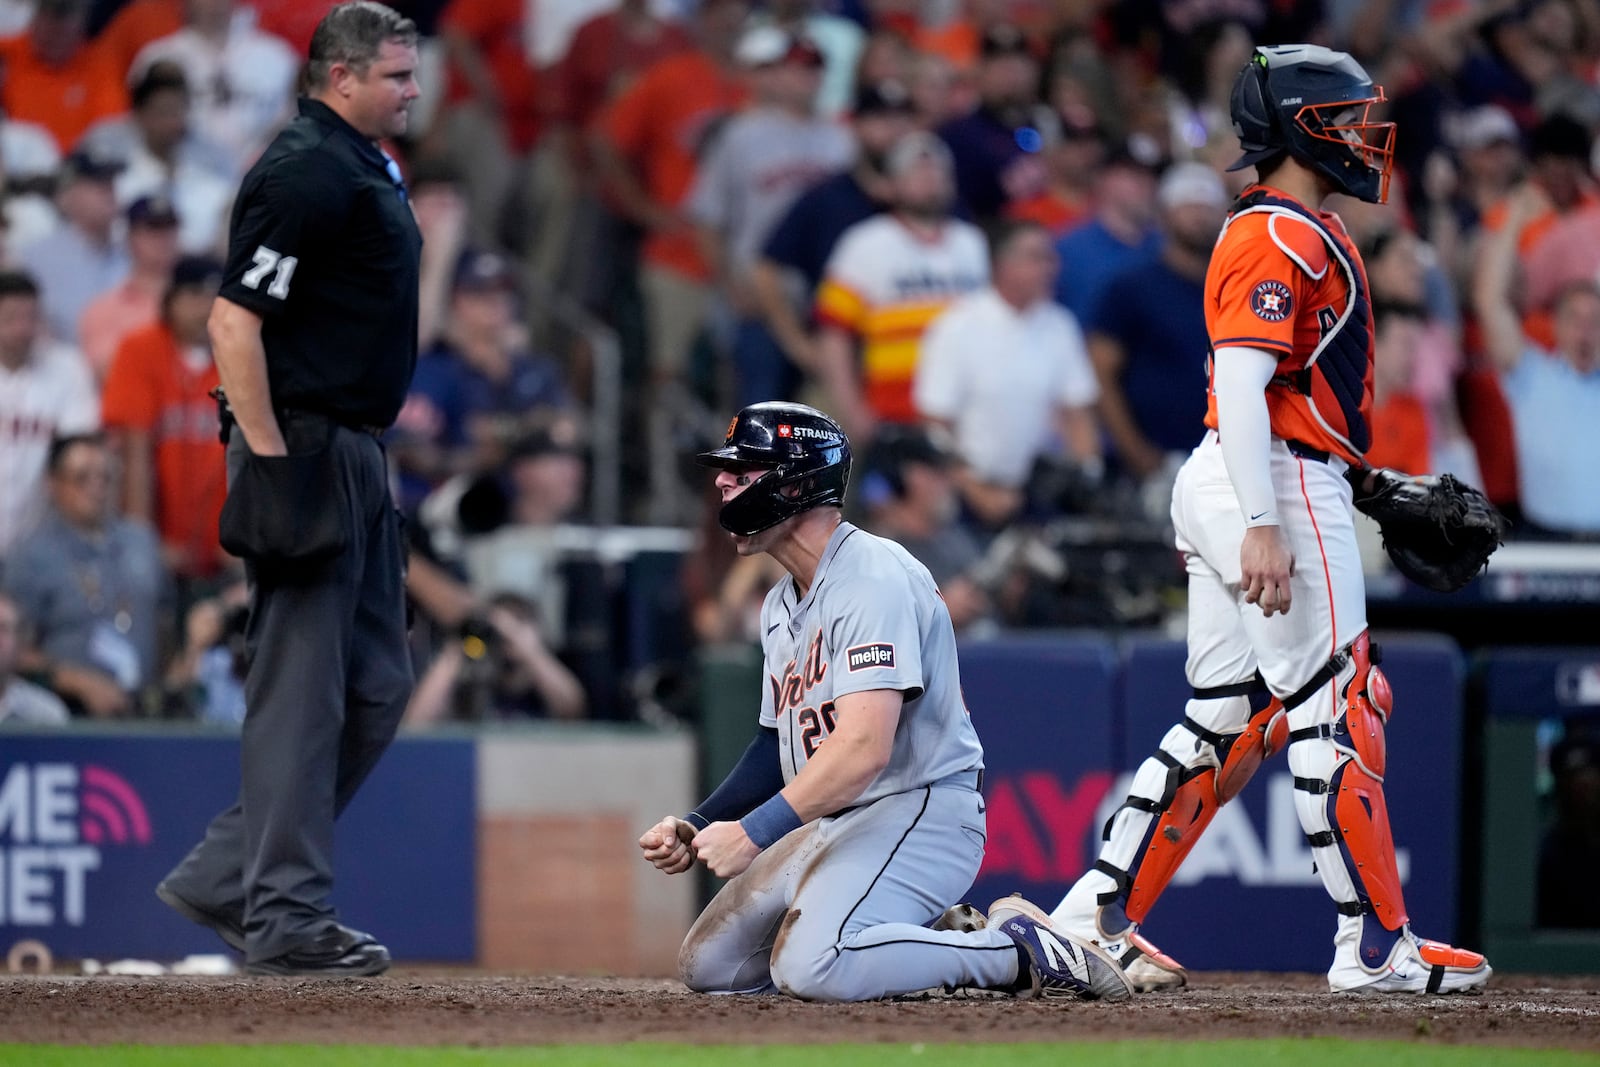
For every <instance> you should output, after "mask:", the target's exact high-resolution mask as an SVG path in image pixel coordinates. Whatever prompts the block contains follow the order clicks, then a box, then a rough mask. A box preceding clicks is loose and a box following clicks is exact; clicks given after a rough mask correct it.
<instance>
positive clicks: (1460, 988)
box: [1328, 920, 1494, 993]
mask: <svg viewBox="0 0 1600 1067" xmlns="http://www.w3.org/2000/svg"><path fill="white" fill-rule="evenodd" d="M1347 922H1348V920H1344V921H1341V923H1340V932H1339V936H1338V937H1336V938H1335V942H1336V945H1337V951H1336V952H1335V955H1334V964H1333V966H1332V967H1331V968H1329V970H1328V989H1329V990H1330V991H1331V992H1334V993H1473V992H1478V991H1481V990H1482V989H1483V987H1484V985H1485V984H1487V983H1488V981H1489V976H1490V975H1492V974H1494V968H1492V967H1490V966H1489V961H1488V960H1486V959H1484V958H1483V956H1482V955H1481V954H1480V953H1477V952H1469V951H1467V950H1466V949H1461V948H1453V947H1451V946H1450V945H1446V944H1444V943H1442V942H1439V941H1424V940H1423V939H1421V938H1419V937H1417V936H1416V935H1415V934H1413V933H1412V932H1411V927H1409V926H1406V927H1402V928H1401V929H1400V930H1399V932H1398V934H1397V935H1396V936H1395V941H1394V947H1393V949H1391V950H1390V952H1389V954H1388V956H1387V957H1386V958H1385V959H1384V962H1383V963H1382V964H1380V965H1379V966H1377V967H1367V966H1365V965H1364V964H1362V963H1361V961H1360V953H1359V952H1358V951H1356V948H1357V946H1356V945H1355V942H1354V940H1353V939H1351V938H1350V937H1349V936H1348V934H1346V931H1345V925H1346V923H1347Z"/></svg>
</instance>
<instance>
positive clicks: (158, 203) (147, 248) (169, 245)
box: [78, 196, 179, 380]
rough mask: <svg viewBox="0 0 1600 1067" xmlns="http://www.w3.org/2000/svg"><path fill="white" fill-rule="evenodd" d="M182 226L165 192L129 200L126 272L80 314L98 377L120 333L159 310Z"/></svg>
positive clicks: (84, 344)
mask: <svg viewBox="0 0 1600 1067" xmlns="http://www.w3.org/2000/svg"><path fill="white" fill-rule="evenodd" d="M178 227H179V221H178V213H177V211H176V210H174V209H173V206H172V201H170V200H168V199H167V198H166V197H164V196H141V197H140V198H139V199H137V200H135V201H134V202H133V203H131V204H129V205H128V262H129V269H128V276H127V277H126V278H125V279H124V280H123V281H122V284H120V285H117V286H114V287H112V288H110V289H107V290H106V291H105V292H103V293H101V294H100V295H99V296H97V297H95V298H94V299H93V300H91V301H90V302H89V306H88V307H86V308H84V309H83V317H82V318H81V319H79V320H78V344H79V347H80V348H82V349H83V357H84V358H85V359H86V360H88V361H89V369H90V370H92V371H94V374H95V377H96V378H98V379H102V380H103V379H104V378H105V376H106V370H107V368H109V367H110V366H111V357H112V356H113V355H115V354H116V351H117V346H118V345H120V344H121V343H122V339H123V338H124V337H126V336H127V335H128V334H129V333H131V332H133V331H134V330H136V329H138V328H139V327H141V326H147V325H149V324H150V323H152V322H154V321H155V320H156V318H157V316H158V315H159V314H160V313H161V297H162V294H163V293H165V292H166V291H167V286H168V285H169V284H171V282H172V267H173V265H174V264H175V263H177V262H178Z"/></svg>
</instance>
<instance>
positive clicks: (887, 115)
mask: <svg viewBox="0 0 1600 1067" xmlns="http://www.w3.org/2000/svg"><path fill="white" fill-rule="evenodd" d="M914 115H915V111H914V109H913V107H912V104H911V97H910V95H909V94H908V93H907V92H906V90H905V89H904V88H903V87H901V85H900V83H898V82H882V83H879V84H876V85H866V86H864V87H863V88H862V90H861V92H860V93H858V94H857V95H856V102H855V110H854V112H853V113H852V114H851V117H850V130H851V133H852V134H854V137H855V142H856V147H855V165H854V166H853V167H851V168H850V169H849V170H846V171H840V172H839V173H838V174H835V175H833V176H832V177H831V178H827V179H824V180H823V181H821V182H819V183H818V184H816V185H815V186H813V187H812V188H811V189H810V190H809V191H807V192H805V193H803V194H802V195H801V197H800V199H798V200H796V201H795V202H794V204H793V205H792V206H791V207H790V208H789V210H788V212H787V213H785V214H784V216H783V218H782V219H780V220H779V222H778V224H777V226H776V227H775V228H774V229H773V231H772V233H771V235H770V236H768V238H767V241H766V244H765V245H764V246H763V247H762V249H761V254H760V256H759V257H758V258H757V259H756V261H755V266H754V268H753V270H752V271H751V275H750V283H751V285H752V287H753V288H754V291H755V298H756V301H757V302H758V303H759V305H760V310H761V314H762V315H763V317H764V321H765V323H766V327H767V330H768V331H769V332H770V333H771V335H772V337H773V339H774V340H775V341H776V342H777V344H778V346H779V347H780V348H781V349H782V351H783V354H784V355H785V356H787V357H788V359H789V362H790V363H792V364H793V365H794V366H796V367H800V368H810V367H813V366H815V364H816V354H815V352H814V350H813V343H812V339H811V334H810V327H809V324H810V318H811V315H810V309H811V307H812V304H813V303H814V301H815V300H816V292H817V286H818V285H820V284H821V283H822V272H823V270H824V269H826V267H827V265H828V258H829V257H830V256H831V255H832V254H833V249H834V246H835V245H837V244H838V243H839V238H840V237H841V236H843V235H844V232H845V231H846V230H848V229H849V228H850V227H852V226H854V225H855V224H856V223H858V222H862V221H864V220H866V219H869V218H871V217H872V216H874V215H876V214H878V213H879V212H881V211H884V210H887V209H888V207H889V201H890V190H889V179H888V177H887V176H886V175H885V174H884V161H885V159H886V158H887V156H888V154H889V149H890V148H892V147H894V143H895V142H896V141H898V140H899V139H900V138H901V137H904V136H905V135H906V134H907V133H910V132H911V130H912V123H913V116H914Z"/></svg>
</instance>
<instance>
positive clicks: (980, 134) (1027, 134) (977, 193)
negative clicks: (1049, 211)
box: [939, 24, 1055, 221]
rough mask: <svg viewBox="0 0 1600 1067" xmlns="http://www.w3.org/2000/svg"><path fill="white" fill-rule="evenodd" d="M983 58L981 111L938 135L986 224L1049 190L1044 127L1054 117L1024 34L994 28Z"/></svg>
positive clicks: (960, 187) (965, 199) (961, 188)
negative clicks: (1013, 203)
mask: <svg viewBox="0 0 1600 1067" xmlns="http://www.w3.org/2000/svg"><path fill="white" fill-rule="evenodd" d="M980 56H981V58H980V60H979V63H978V74H977V78H978V81H977V85H978V106H977V107H976V108H974V109H973V111H972V112H971V113H970V114H968V115H966V116H964V117H962V118H959V119H955V120H952V121H950V122H947V123H945V124H944V125H943V126H940V127H939V136H940V137H942V138H944V141H945V143H946V144H948V145H949V146H950V152H951V154H952V155H953V156H954V157H955V169H956V189H957V192H958V194H959V195H960V198H961V202H962V203H963V204H965V205H966V207H967V209H968V210H969V211H971V212H972V214H973V217H974V218H977V219H979V220H980V221H982V220H989V219H993V218H995V217H997V216H998V215H999V214H1000V211H1001V209H1002V208H1003V207H1004V206H1005V205H1006V203H1007V202H1008V201H1009V200H1011V199H1012V198H1014V197H1016V198H1026V197H1028V196H1032V195H1035V194H1036V193H1037V192H1038V191H1039V190H1041V189H1043V188H1044V187H1045V185H1046V184H1047V178H1046V175H1045V169H1044V164H1043V162H1042V161H1041V159H1040V156H1039V152H1040V151H1041V150H1042V149H1043V148H1044V145H1045V135H1044V134H1043V133H1041V128H1046V129H1048V126H1049V124H1053V123H1054V121H1055V118H1054V116H1053V115H1050V114H1048V109H1046V108H1045V107H1044V105H1043V104H1042V103H1041V102H1040V100H1039V62H1038V60H1037V59H1035V58H1034V55H1033V52H1032V50H1031V48H1030V47H1029V44H1028V39H1027V37H1025V36H1024V35H1023V33H1022V31H1021V30H1019V29H1017V27H1015V26H1009V25H1003V24H1002V25H996V26H991V27H990V28H989V29H987V30H986V31H985V32H984V34H983V39H982V45H981V48H980ZM1050 132H1051V133H1052V134H1053V132H1054V131H1053V130H1052V131H1050Z"/></svg>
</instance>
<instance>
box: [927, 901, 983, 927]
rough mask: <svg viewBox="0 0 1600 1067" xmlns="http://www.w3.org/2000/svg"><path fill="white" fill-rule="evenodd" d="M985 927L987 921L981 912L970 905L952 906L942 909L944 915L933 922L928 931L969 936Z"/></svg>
mask: <svg viewBox="0 0 1600 1067" xmlns="http://www.w3.org/2000/svg"><path fill="white" fill-rule="evenodd" d="M987 925H988V920H987V919H985V918H984V917H983V912H981V911H979V910H978V909H977V908H974V907H973V906H972V905H971V904H952V905H950V906H949V907H948V908H946V909H944V914H943V915H941V916H939V918H938V919H936V920H935V921H934V924H933V926H932V927H930V929H933V930H958V931H960V932H961V933H963V934H970V933H972V932H973V931H974V930H982V929H983V928H984V927H986V926H987Z"/></svg>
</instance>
